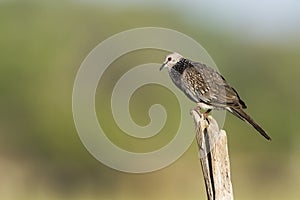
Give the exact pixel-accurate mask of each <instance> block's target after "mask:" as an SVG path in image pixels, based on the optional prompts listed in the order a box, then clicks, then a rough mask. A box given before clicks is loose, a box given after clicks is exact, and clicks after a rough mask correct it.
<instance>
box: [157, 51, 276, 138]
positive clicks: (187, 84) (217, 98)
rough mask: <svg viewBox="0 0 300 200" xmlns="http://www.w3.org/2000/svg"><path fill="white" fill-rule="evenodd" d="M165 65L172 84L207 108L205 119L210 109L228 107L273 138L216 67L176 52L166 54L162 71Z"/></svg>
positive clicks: (264, 134)
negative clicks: (250, 113) (247, 110)
mask: <svg viewBox="0 0 300 200" xmlns="http://www.w3.org/2000/svg"><path fill="white" fill-rule="evenodd" d="M164 68H167V69H168V72H169V76H170V78H171V79H172V81H173V83H174V84H175V85H176V86H177V87H178V88H179V89H180V90H182V91H183V93H184V94H185V95H186V96H187V97H188V98H189V99H190V100H192V101H193V102H195V103H197V106H198V107H199V108H200V109H202V110H206V112H205V113H204V114H203V115H204V117H205V118H206V116H207V115H208V114H209V113H210V112H211V110H227V111H229V112H230V113H232V114H233V115H235V116H236V117H238V118H239V119H241V120H243V121H246V122H248V123H249V124H250V125H252V126H253V127H254V128H255V129H256V130H257V131H258V132H259V133H260V134H261V135H262V136H263V137H265V138H266V139H267V140H271V137H270V136H269V135H268V134H267V133H266V131H265V130H264V129H263V128H262V127H261V126H260V125H259V124H258V123H256V122H255V121H254V120H253V119H252V118H251V117H250V116H249V115H248V114H247V113H246V112H245V111H244V109H246V108H247V106H246V104H245V102H244V101H243V100H242V99H241V98H240V96H239V95H238V93H237V91H236V90H235V89H234V88H233V87H231V86H230V85H229V83H228V82H227V81H226V80H225V78H224V77H223V76H222V75H221V74H220V73H219V72H218V71H217V70H216V69H214V68H212V67H210V66H208V65H206V64H204V63H200V62H195V61H192V60H190V59H187V58H184V57H183V56H182V55H180V54H179V53H176V52H174V53H172V54H169V55H167V56H166V59H165V61H164V63H163V64H162V66H161V67H160V71H161V70H163V69H164Z"/></svg>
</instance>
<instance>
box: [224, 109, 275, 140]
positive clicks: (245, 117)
mask: <svg viewBox="0 0 300 200" xmlns="http://www.w3.org/2000/svg"><path fill="white" fill-rule="evenodd" d="M228 110H229V111H230V112H231V113H232V114H234V115H235V116H237V117H238V118H240V119H241V120H243V121H246V122H248V123H249V124H251V125H252V126H253V127H254V128H255V129H256V130H257V131H258V132H259V133H260V134H261V135H262V136H264V137H265V138H266V139H267V140H271V138H270V136H269V135H268V134H267V133H266V131H264V129H263V128H262V127H261V126H260V125H258V124H257V123H256V122H255V121H254V120H253V119H252V118H251V117H250V116H249V115H248V114H247V113H245V112H244V111H243V110H242V109H237V108H229V109H228Z"/></svg>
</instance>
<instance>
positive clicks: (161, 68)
mask: <svg viewBox="0 0 300 200" xmlns="http://www.w3.org/2000/svg"><path fill="white" fill-rule="evenodd" d="M166 64H167V62H165V63H164V64H162V66H161V67H160V68H159V71H161V70H163V68H164V67H165V66H166Z"/></svg>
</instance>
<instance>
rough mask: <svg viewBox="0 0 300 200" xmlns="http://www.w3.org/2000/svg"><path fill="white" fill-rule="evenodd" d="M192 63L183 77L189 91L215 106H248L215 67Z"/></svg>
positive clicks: (183, 82) (197, 97)
mask: <svg viewBox="0 0 300 200" xmlns="http://www.w3.org/2000/svg"><path fill="white" fill-rule="evenodd" d="M190 65H191V66H190V67H188V68H186V70H185V71H184V73H183V74H182V78H181V79H182V84H183V85H184V87H185V88H186V90H188V93H191V94H192V95H193V96H194V97H195V98H196V99H199V100H201V101H203V102H204V103H207V104H209V105H212V106H215V107H227V106H230V107H236V108H246V105H245V103H244V102H243V101H242V100H241V99H240V97H239V95H238V94H237V92H236V91H235V90H234V89H233V88H232V87H231V86H230V85H229V84H228V83H227V81H226V80H225V79H224V77H223V76H222V75H221V74H220V73H218V72H217V71H216V70H215V69H213V68H210V67H208V66H206V65H205V64H201V63H197V62H190ZM186 93H187V92H186Z"/></svg>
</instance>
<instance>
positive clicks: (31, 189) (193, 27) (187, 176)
mask: <svg viewBox="0 0 300 200" xmlns="http://www.w3.org/2000/svg"><path fill="white" fill-rule="evenodd" d="M299 7H300V5H299V3H298V2H297V1H293V0H290V1H285V2H283V1H270V0H263V1H253V2H252V3H249V2H248V1H247V2H246V1H241V2H240V3H238V4H236V3H234V1H228V2H227V3H224V2H223V3H219V2H215V1H210V2H208V1H203V2H198V3H196V2H194V1H191V0H190V1H186V2H185V3H183V2H180V1H165V2H159V1H152V2H150V1H135V0H129V1H111V2H110V1H0V70H1V71H0V77H1V78H0V94H1V98H0V107H1V112H0V199H46V200H48V199H68V198H72V199H80V200H81V199H205V198H206V194H205V186H204V183H203V180H202V173H201V171H200V164H199V161H198V155H197V146H196V143H195V141H194V142H193V144H192V146H191V147H190V148H189V149H188V151H187V152H186V153H185V154H184V155H183V156H182V157H181V158H180V159H179V160H178V161H176V162H175V163H173V164H172V165H171V166H168V167H166V168H164V169H162V170H159V171H156V172H152V173H147V174H138V175H137V174H126V173H122V172H118V171H115V170H113V169H110V168H108V167H106V166H104V165H103V164H101V163H100V162H99V161H97V160H96V159H94V158H93V157H92V156H91V155H90V154H89V153H88V151H87V150H86V149H85V147H84V146H83V144H82V143H81V141H80V139H79V137H78V134H77V132H76V129H75V126H74V122H73V118H72V87H73V83H74V79H75V76H76V72H77V70H78V69H79V66H80V64H81V62H82V61H83V60H84V58H85V57H86V56H87V54H88V53H89V52H90V51H91V50H92V49H93V48H94V47H95V46H96V45H97V44H98V43H100V42H101V41H103V40H105V39H106V38H108V37H110V36H111V35H113V34H116V33H118V32H121V31H124V30H127V29H131V28H136V27H146V26H154V27H166V28H171V29H175V30H177V31H180V32H182V33H185V34H187V35H189V36H191V37H192V38H194V39H195V40H197V41H198V42H199V43H200V44H201V45H203V46H204V47H205V48H206V50H207V51H208V52H209V54H210V55H211V56H212V57H213V59H214V61H215V62H216V64H217V66H218V68H219V70H220V71H221V73H222V74H223V75H224V76H225V77H226V79H227V80H229V82H230V83H231V84H232V85H233V86H234V87H235V88H236V89H237V90H238V91H239V93H240V96H241V97H242V99H243V100H245V101H246V103H247V105H248V112H249V113H250V114H251V115H252V116H253V117H254V118H255V119H256V120H257V121H258V122H259V123H260V124H262V125H263V127H264V128H265V129H266V130H267V131H268V132H269V133H270V135H271V137H272V139H273V141H272V142H267V141H265V140H264V139H263V138H262V137H261V136H259V135H258V134H257V133H256V132H255V131H254V129H252V128H251V127H250V126H248V125H247V124H245V123H242V122H241V121H240V120H238V119H236V118H235V117H233V116H232V115H229V114H228V115H227V118H226V124H225V127H224V128H225V130H226V131H227V132H228V133H229V134H228V138H229V151H230V157H231V168H232V169H231V172H232V181H233V189H234V194H235V198H236V199H273V200H274V199H299V196H300V191H299V185H300V172H299V170H300V157H299V151H300V146H299V140H300V136H299V127H298V124H297V123H298V122H299V120H300V119H299V109H300V107H299V106H297V105H298V103H299V102H300V93H299V75H300V68H299V63H300V26H299V25H300V15H299V12H298V11H297V8H299ZM297 13H298V14H297ZM165 55H166V52H162V51H157V50H143V51H137V52H132V53H129V54H128V55H124V56H123V57H122V58H120V60H117V61H116V62H115V63H114V64H113V65H114V66H113V67H112V69H114V70H111V71H108V72H107V76H106V78H105V79H106V80H102V81H104V82H105V83H106V84H102V86H101V87H102V88H101V87H99V90H103V91H105V92H106V93H101V94H99V92H97V96H96V100H97V99H99V101H98V102H97V105H96V106H97V110H98V111H100V110H101V111H103V112H104V113H107V116H105V115H104V116H103V115H102V119H104V120H105V119H106V120H107V121H104V122H102V123H103V124H105V126H106V127H107V128H110V129H111V130H114V131H115V132H116V130H118V128H117V127H115V124H114V123H113V121H112V119H111V116H110V115H111V114H110V110H109V108H108V107H107V105H103V104H102V103H101V101H100V98H101V95H103V94H107V95H104V97H103V98H106V99H107V98H109V97H110V94H111V89H112V88H111V87H112V85H113V84H114V83H115V81H116V80H117V79H118V77H119V76H120V75H121V74H122V73H124V71H125V69H129V68H130V67H132V66H135V65H137V64H142V63H148V62H157V63H161V62H162V61H163V60H164V56H165ZM121 67H123V68H122V69H120V68H121ZM297 88H298V89H297ZM140 90H141V91H137V92H136V94H135V95H134V98H132V103H131V107H130V109H131V111H132V116H133V118H134V119H135V121H136V122H137V123H139V124H147V122H148V120H149V119H148V118H147V112H148V108H149V105H151V104H152V103H155V102H156V101H157V98H154V97H153V96H154V95H153V94H157V92H160V93H161V94H162V95H161V97H160V98H161V99H160V100H159V102H162V104H163V105H164V106H165V107H166V109H167V110H168V113H169V114H170V113H171V118H168V122H167V124H166V128H165V129H164V130H165V131H163V132H162V133H160V134H159V135H158V136H155V137H154V138H152V140H151V141H150V142H148V141H142V140H138V139H132V138H128V137H124V136H122V133H121V132H119V133H118V134H117V135H109V137H110V138H111V139H112V140H113V141H114V142H115V143H116V144H118V145H119V146H121V147H124V148H128V149H130V150H135V151H149V150H154V149H157V148H158V147H161V146H163V145H164V144H165V143H167V141H169V140H170V138H172V137H173V136H172V135H168V134H165V135H164V133H169V132H172V130H174V129H175V130H176V127H175V128H174V124H175V126H176V124H178V116H179V114H178V110H177V106H178V104H177V102H176V101H174V99H173V98H174V97H173V96H172V94H170V92H169V91H168V90H166V89H164V88H162V87H159V86H157V87H151V88H147V86H145V87H143V88H141V89H140ZM143 90H144V91H147V94H149V95H148V96H147V98H146V99H147V101H146V100H145V96H144V95H143V94H145V93H143V92H142V91H143ZM172 99H173V100H172ZM99 102H100V103H99ZM145 113H146V114H145ZM186 120H192V118H191V119H186ZM117 132H118V131H117ZM156 137H158V138H156Z"/></svg>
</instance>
